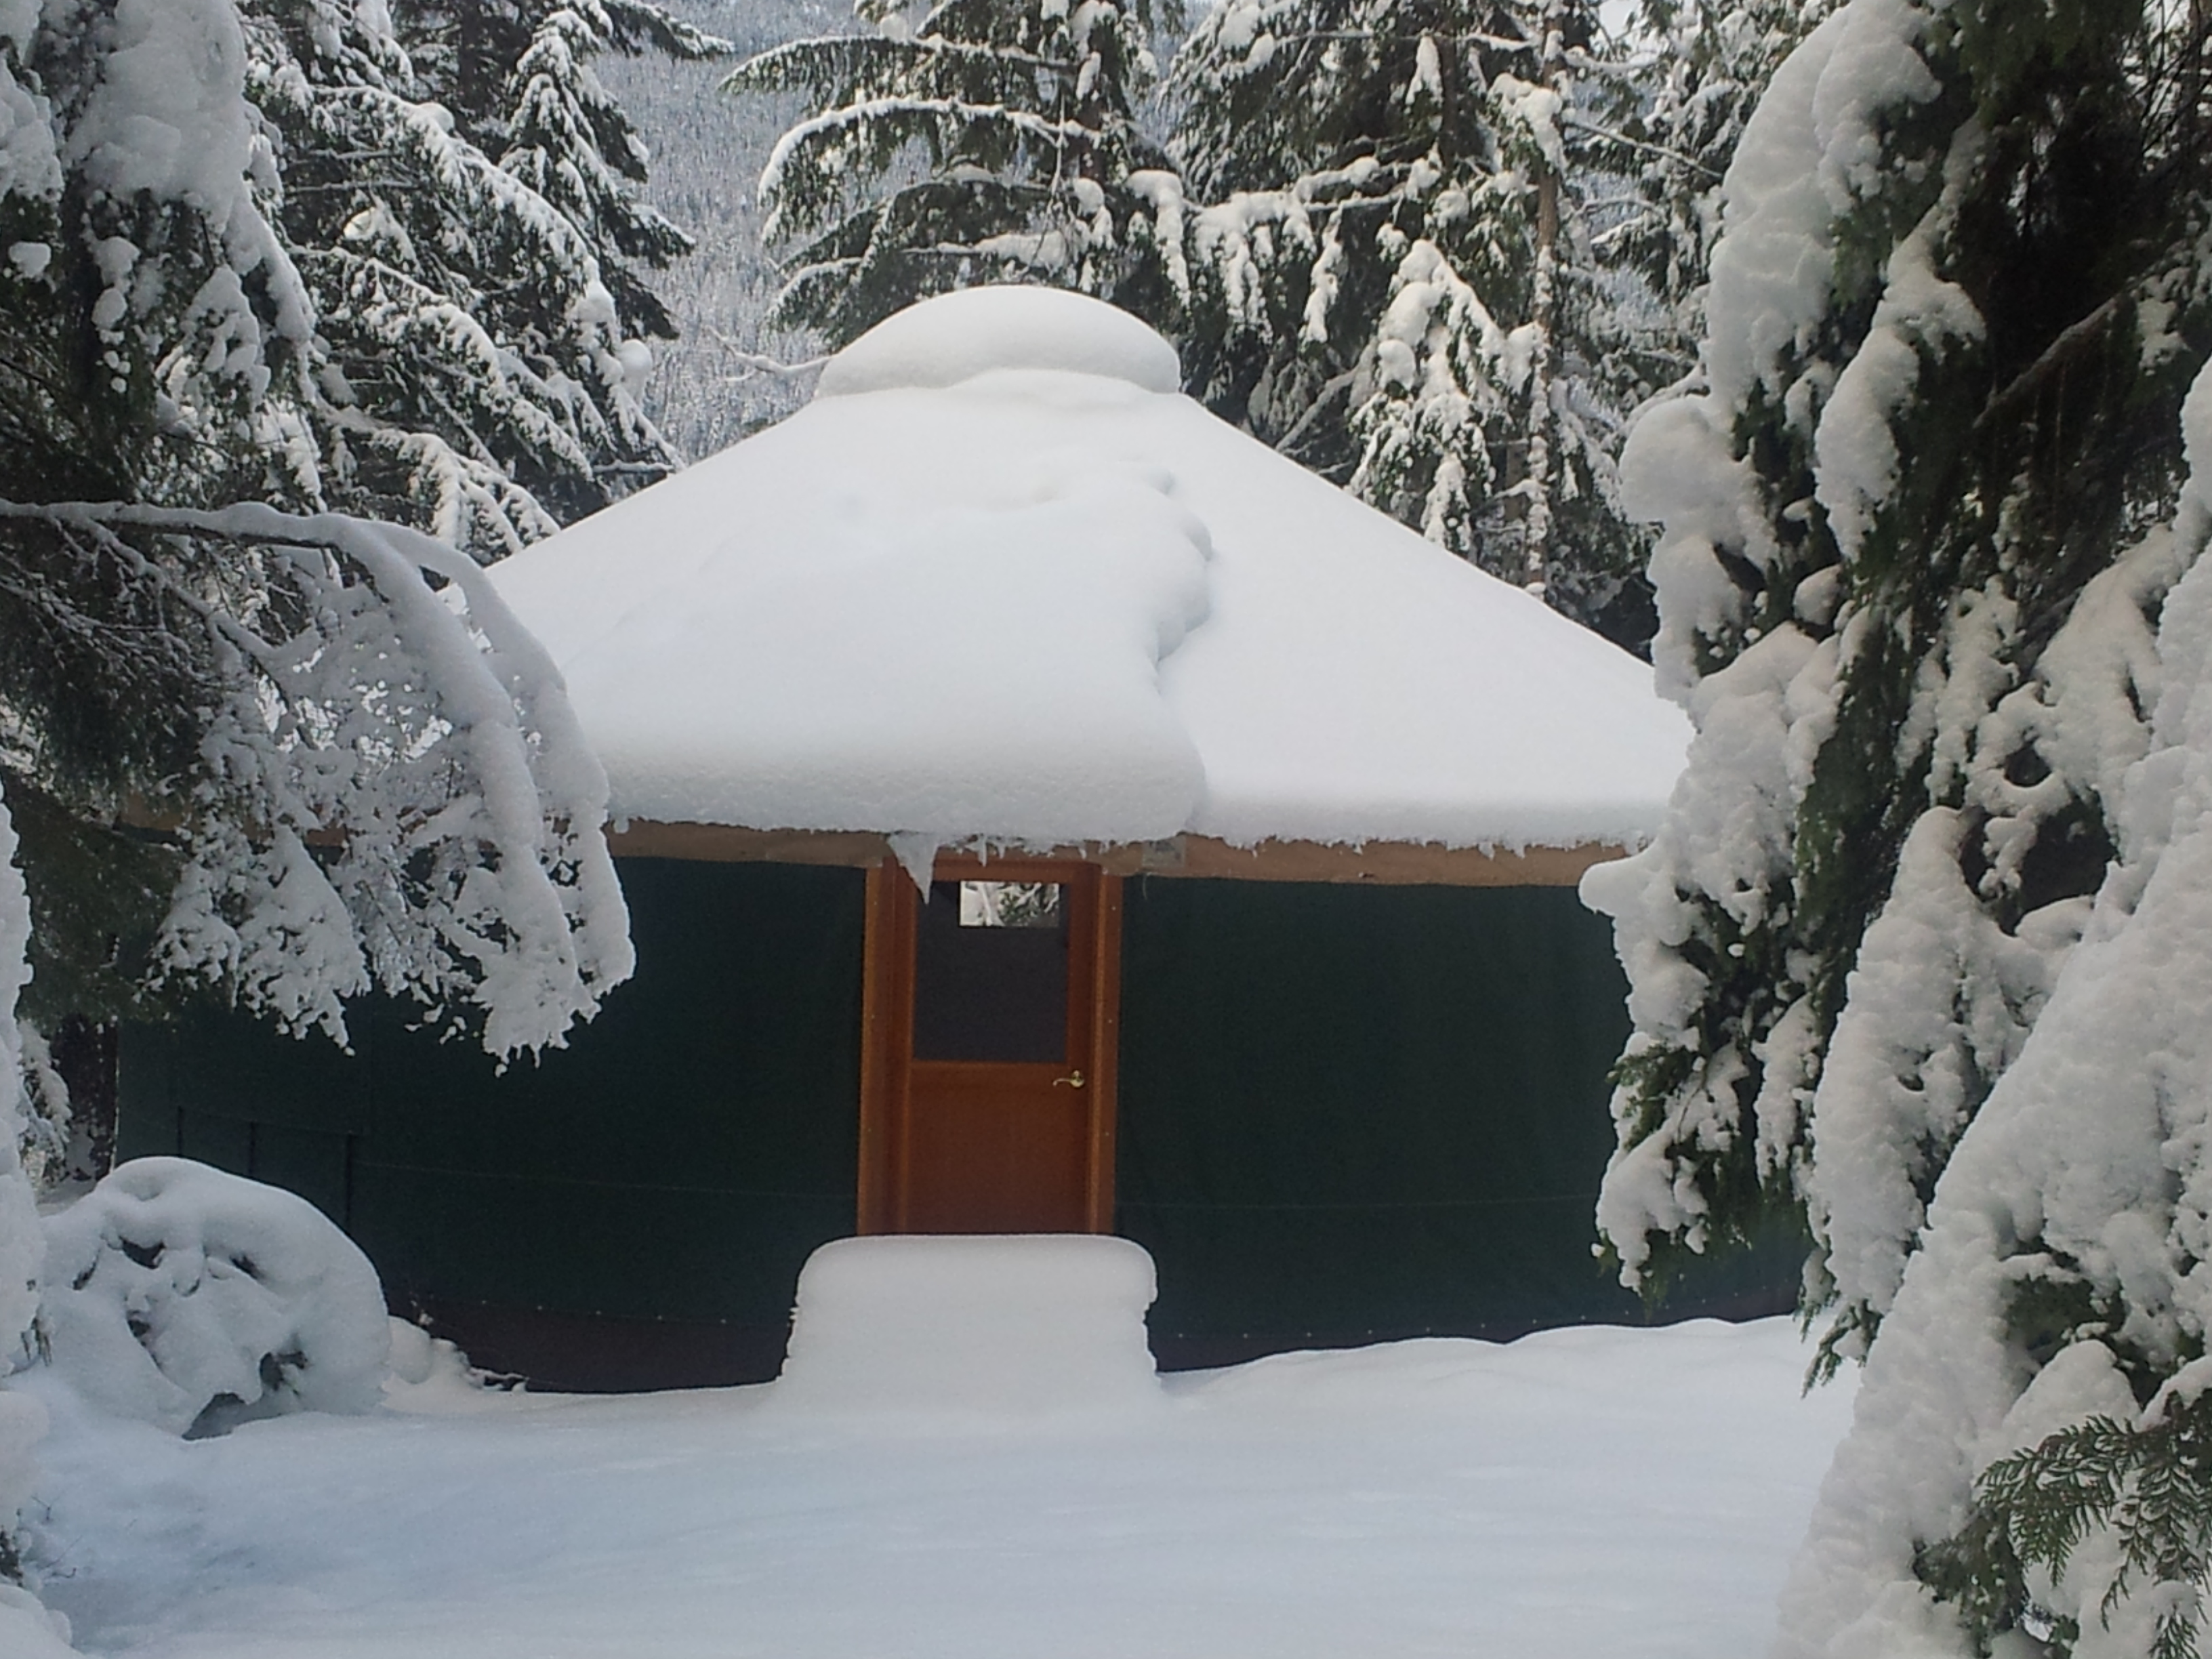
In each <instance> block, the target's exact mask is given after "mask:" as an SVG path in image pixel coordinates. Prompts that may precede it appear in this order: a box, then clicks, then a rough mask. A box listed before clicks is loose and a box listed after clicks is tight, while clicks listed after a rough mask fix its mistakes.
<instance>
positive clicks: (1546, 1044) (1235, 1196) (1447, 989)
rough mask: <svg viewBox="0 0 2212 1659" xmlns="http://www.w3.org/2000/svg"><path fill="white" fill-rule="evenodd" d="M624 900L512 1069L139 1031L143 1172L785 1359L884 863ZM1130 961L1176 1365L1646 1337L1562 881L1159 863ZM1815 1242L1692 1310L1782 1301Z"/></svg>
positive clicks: (1783, 1254)
mask: <svg viewBox="0 0 2212 1659" xmlns="http://www.w3.org/2000/svg"><path fill="white" fill-rule="evenodd" d="M622 878H623V889H624V891H625V893H626V894H627V895H628V896H629V904H630V910H631V918H632V925H633V932H634V934H635V939H636V944H637V949H638V960H639V969H638V974H637V977H636V978H635V980H634V981H632V982H631V983H630V984H629V985H627V986H625V987H622V988H621V989H619V990H618V991H617V992H616V993H615V994H614V995H613V996H612V998H611V1000H609V1002H608V1004H607V1006H606V1008H605V1011H604V1012H602V1013H601V1015H600V1016H599V1019H598V1020H596V1021H595V1022H594V1023H593V1024H591V1025H590V1026H588V1027H586V1028H585V1029H583V1030H580V1031H579V1032H577V1033H576V1034H574V1036H573V1038H572V1040H571V1047H570V1048H568V1050H566V1051H563V1052H559V1053H556V1054H550V1055H548V1056H547V1057H546V1058H545V1060H544V1062H543V1063H542V1064H539V1065H532V1063H531V1062H529V1061H524V1062H521V1063H520V1064H519V1065H518V1066H515V1067H514V1068H513V1070H511V1071H510V1072H508V1073H507V1074H506V1075H504V1076H501V1077H495V1075H494V1073H493V1071H492V1067H491V1065H490V1063H489V1060H487V1059H486V1058H485V1056H484V1055H483V1054H481V1053H480V1052H479V1051H477V1050H476V1049H475V1048H471V1047H469V1046H467V1045H465V1044H460V1043H449V1044H444V1045H441V1044H438V1043H436V1042H433V1041H431V1040H430V1039H428V1037H427V1036H425V1035H424V1034H422V1033H420V1032H414V1031H410V1030H406V1029H405V1028H404V1024H403V1022H402V1021H401V1020H400V1018H398V1015H397V1013H396V1012H395V1011H394V1010H393V1009H392V1008H390V1007H388V1006H375V1007H371V1008H368V1009H365V1010H363V1011H362V1012H360V1014H359V1015H358V1016H357V1018H356V1046H357V1050H358V1052H357V1053H356V1054H355V1055H353V1056H350V1057H349V1056H344V1055H341V1054H337V1053H336V1052H335V1051H334V1050H332V1049H331V1048H330V1047H329V1045H327V1044H326V1043H323V1042H320V1041H311V1042H303V1043H301V1042H287V1041H284V1040H283V1039H279V1038H276V1037H273V1036H270V1035H269V1034H267V1033H266V1032H265V1031H264V1030H260V1029H258V1028H256V1027H254V1026H252V1025H251V1024H249V1023H247V1022H245V1021H243V1020H240V1019H237V1018H233V1017H210V1018H200V1019H197V1020H193V1021H190V1022H186V1023H185V1024H182V1025H180V1026H177V1027H171V1028H163V1029H161V1030H134V1031H131V1032H127V1033H125V1042H124V1045H123V1061H122V1065H123V1072H122V1077H121V1079H120V1082H121V1090H120V1093H121V1121H120V1124H119V1135H118V1144H119V1148H120V1152H121V1155H123V1156H125V1157H132V1156H137V1155H140V1154H143V1153H148V1152H179V1153H182V1154H183V1155H185V1156H187V1157H191V1158H201V1159H204V1160H205V1161H207V1162H209V1163H212V1164H218V1165H221V1166H222V1167H225V1168H228V1169H232V1170H238V1171H240V1173H244V1174H248V1175H252V1176H256V1177H257V1178H258V1179H262V1180H266V1181H273V1182H277V1183H279V1184H282V1185H284V1186H288V1187H291V1188H294V1189H295V1190H296V1191H299V1192H301V1193H302V1194H305V1195H306V1196H307V1197H308V1198H310V1199H312V1200H314V1201H315V1202H316V1203H318V1204H319V1205H320V1206H322V1207H323V1208H324V1209H325V1212H328V1213H329V1214H331V1216H332V1217H334V1218H337V1219H338V1220H339V1221H341V1222H342V1223H343V1225H345V1226H347V1228H348V1229H349V1231H351V1232H352V1233H353V1235H354V1236H355V1237H356V1238H357V1239H358V1240H359V1241H360V1242H361V1243H362V1246H363V1247H364V1248H365V1249H367V1250H368V1253H369V1255H371V1257H372V1258H373V1259H374V1261H375V1262H376V1264H377V1267H378V1268H379V1270H380V1272H381V1273H383V1275H384V1277H385V1281H386V1285H387V1288H388V1289H389V1290H390V1291H391V1292H392V1299H393V1301H394V1304H395V1305H397V1306H399V1307H402V1308H404V1307H405V1306H407V1305H408V1304H409V1303H410V1301H413V1300H420V1301H422V1302H424V1303H427V1304H430V1305H432V1306H433V1307H435V1308H436V1309H438V1310H441V1312H445V1311H448V1310H452V1309H454V1308H456V1307H459V1306H468V1307H474V1308H478V1309H483V1308H492V1309H506V1310H530V1311H531V1312H532V1313H533V1314H534V1315H537V1316H599V1317H613V1318H619V1319H623V1320H627V1321H631V1322H653V1321H659V1322H672V1325H674V1326H680V1327H684V1328H691V1329H701V1330H703V1329H706V1328H710V1327H711V1328H720V1329H724V1330H727V1331H745V1332H750V1333H751V1334H752V1339H757V1340H752V1339H749V1340H750V1346H746V1347H744V1349H743V1352H742V1353H739V1352H738V1350H737V1349H734V1348H729V1347H727V1346H726V1347H725V1348H724V1349H723V1350H721V1351H720V1353H721V1357H720V1358H712V1357H710V1358H708V1359H703V1360H701V1359H697V1358H696V1355H695V1356H694V1360H692V1361H686V1362H685V1363H686V1364H688V1365H690V1369H688V1370H682V1373H681V1380H684V1381H703V1380H710V1379H712V1378H714V1377H718V1376H720V1377H735V1376H741V1375H769V1374H773V1371H774V1369H775V1362H776V1359H777V1358H779V1357H780V1354H781V1346H780V1345H781V1331H782V1328H783V1326H784V1322H785V1321H786V1318H787V1315H788V1311H789V1309H790V1306H791V1301H792V1294H793V1285H794V1283H795V1281H796V1279H797V1276H798V1273H799V1266H800V1264H801V1263H802V1262H803V1261H805V1257H806V1255H807V1254H808V1252H809V1251H811V1249H813V1248H814V1247H815V1246H817V1244H820V1243H823V1242H824V1241H826V1240H828V1239H830V1238H834V1237H842V1236H843V1235H845V1234H847V1233H849V1232H850V1231H852V1230H853V1226H854V1188H855V1185H856V1182H857V1172H858V1151H857V1146H856V1139H857V1131H858V1099H859V1076H858V1053H859V1031H860V969H861V945H862V925H863V915H862V912H863V878H862V877H861V875H860V872H856V871H848V870H834V869H814V868H807V867H802V866H772V865H744V864H708V863H684V862H677V861H670V860H624V862H623V866H622ZM1122 954H1123V988H1122V1043H1121V1132H1120V1152H1119V1158H1118V1165H1117V1172H1116V1176H1117V1200H1118V1216H1117V1221H1118V1227H1119V1230H1120V1231H1122V1232H1123V1233H1125V1234H1127V1236H1128V1237H1132V1238H1134V1239H1136V1240H1137V1241H1138V1242H1139V1243H1142V1244H1144V1245H1145V1246H1146V1248H1147V1249H1150V1250H1151V1251H1152V1254H1153V1256H1154V1258H1155V1260H1156V1261H1157V1262H1158V1267H1159V1276H1160V1300H1159V1303H1158V1307H1157V1308H1156V1309H1155V1310H1154V1316H1153V1329H1154V1334H1155V1338H1156V1344H1157V1346H1158V1347H1159V1349H1160V1352H1161V1353H1162V1355H1163V1358H1164V1359H1166V1360H1168V1361H1169V1362H1170V1363H1209V1362H1212V1361H1215V1360H1222V1359H1228V1358H1237V1357H1240V1356H1242V1355H1243V1354H1246V1353H1251V1352H1265V1351H1267V1350H1269V1349H1271V1348H1279V1347H1285V1346H1299V1345H1301V1344H1304V1343H1306V1342H1312V1341H1318V1342H1325V1343H1343V1342H1352V1341H1358V1340H1370V1339H1376V1338H1388V1337H1395V1336H1401V1335H1407V1334H1419V1333H1424V1332H1449V1333H1459V1334H1492V1335H1503V1334H1510V1333H1513V1332H1516V1331H1519V1330H1525V1329H1528V1328H1533V1327H1536V1326H1541V1325H1548V1324H1560V1323H1571V1322H1583V1321H1589V1320H1596V1319H1619V1320H1638V1319H1641V1318H1642V1317H1644V1314H1643V1311H1642V1310H1641V1309H1640V1308H1639V1307H1638V1304H1636V1303H1635V1302H1634V1301H1633V1299H1632V1298H1631V1297H1628V1296H1626V1294H1625V1293H1623V1292H1622V1291H1620V1290H1619V1289H1618V1288H1617V1287H1615V1286H1614V1285H1612V1284H1610V1283H1609V1282H1608V1280H1607V1278H1606V1277H1605V1276H1604V1274H1603V1273H1601V1271H1600V1269H1599V1267H1598V1266H1597V1264H1596V1263H1595V1261H1593V1259H1592V1257H1591V1255H1590V1249H1589V1246H1590V1237H1591V1231H1590V1215H1591V1210H1592V1207H1593V1205H1594V1202H1595V1194H1596V1189H1597V1182H1598V1177H1599V1175H1600V1173H1601V1171H1602V1170H1603V1168H1604V1165H1605V1159H1606V1155H1607V1152H1608V1150H1609V1149H1610V1146H1611V1144H1612V1133H1611V1128H1610V1126H1609V1124H1608V1122H1607V1116H1606V1098H1607V1084H1606V1076H1605V1074H1606V1070H1607V1066H1609V1065H1610V1063H1611V1061H1612V1060H1613V1056H1614V1055H1615V1054H1618V1053H1619V1051H1620V1042H1621V1040H1622V1038H1623V1037H1624V1036H1625V1035H1626V1017H1625V1015H1624V1012H1623V1009H1622V1000H1623V996H1624V993H1625V987H1624V983H1623V981H1622V978H1621V975H1620V969H1619V967H1618V965H1617V964H1616V963H1615V962H1614V961H1613V955H1612V950H1611V942H1610V938H1609V935H1608V933H1607V927H1606V925H1605V924H1604V923H1603V922H1602V921H1600V920H1599V919H1597V918H1595V917H1594V916H1591V915H1589V913H1587V912H1586V911H1584V910H1583V908H1581V906H1580V905H1579V904H1578V903H1577V902H1576V899H1575V896H1574V894H1573V893H1572V891H1571V890H1565V889H1459V888H1403V887H1401V888H1370V887H1352V886H1322V885H1305V884H1280V883H1258V882H1249V883H1248V882H1226V881H1189V880H1167V879H1158V878H1156V879H1152V880H1138V881H1132V882H1130V883H1129V884H1127V888H1126V890H1125V925H1124V934H1123V947H1122ZM1789 1260H1790V1259H1789V1255H1788V1251H1787V1249H1786V1246H1785V1247H1784V1249H1782V1250H1781V1251H1780V1252H1778V1253H1771V1254H1770V1255H1768V1256H1767V1257H1765V1258H1764V1259H1761V1260H1754V1261H1750V1262H1748V1263H1737V1264H1735V1265H1733V1266H1731V1267H1728V1268H1726V1269H1724V1270H1723V1272H1722V1273H1720V1274H1718V1275H1715V1276H1709V1277H1708V1278H1707V1279H1705V1281H1702V1282H1699V1283H1694V1284H1692V1285H1686V1286H1685V1287H1684V1292H1683V1298H1684V1299H1683V1300H1682V1301H1681V1302H1680V1303H1678V1304H1677V1309H1678V1310H1696V1309H1698V1308H1700V1307H1706V1306H1727V1305H1729V1304H1731V1303H1733V1304H1735V1306H1736V1307H1737V1308H1738V1309H1739V1310H1741V1308H1742V1307H1744V1306H1745V1305H1747V1304H1744V1303H1743V1301H1742V1297H1744V1296H1745V1295H1746V1293H1750V1294H1751V1295H1753V1296H1754V1297H1756V1296H1759V1295H1762V1294H1763V1295H1765V1297H1766V1298H1767V1301H1768V1302H1769V1303H1770V1304H1775V1298H1776V1296H1777V1294H1778V1287H1780V1293H1781V1294H1782V1296H1783V1297H1784V1299H1785V1300H1786V1286H1787V1285H1788V1283H1789ZM1776 1305H1778V1304H1776ZM453 1327H454V1328H455V1329H456V1330H457V1332H458V1333H459V1334H461V1335H463V1336H464V1337H465V1338H469V1337H470V1336H471V1332H470V1328H468V1326H467V1325H466V1324H465V1322H460V1321H458V1320H456V1321H453ZM479 1328H480V1329H482V1330H484V1331H487V1332H491V1331H493V1328H492V1327H479ZM645 1329H646V1328H645V1327H644V1326H643V1325H636V1326H634V1327H633V1328H631V1330H630V1333H629V1335H627V1336H624V1337H623V1338H621V1339H619V1340H620V1341H622V1342H627V1343H631V1344H633V1345H634V1344H635V1342H636V1341H637V1340H640V1333H641V1332H644V1331H645ZM515 1334H516V1333H515V1332H514V1331H513V1329H512V1328H499V1334H497V1340H501V1341H504V1340H507V1336H508V1335H515ZM569 1337H570V1339H571V1342H570V1346H571V1347H573V1346H574V1339H575V1337H576V1330H575V1329H574V1328H572V1329H571V1330H570V1332H569ZM472 1340H482V1341H485V1342H489V1341H492V1340H495V1339H494V1335H492V1334H487V1335H484V1336H483V1337H481V1338H477V1339H472ZM517 1340H518V1341H519V1342H520V1346H518V1347H515V1348H514V1349H513V1353H512V1355H511V1357H509V1358H507V1359H506V1360H504V1361H503V1362H502V1363H505V1364H510V1365H512V1366H513V1367H514V1368H516V1369H520V1370H533V1366H534V1364H535V1362H534V1361H532V1359H531V1358H530V1350H529V1342H530V1340H532V1338H531V1334H530V1333H529V1332H527V1331H524V1332H521V1333H520V1334H519V1335H518V1336H517ZM585 1340H586V1342H587V1345H588V1344H589V1343H597V1344H598V1346H599V1347H601V1348H605V1346H607V1343H608V1342H609V1341H610V1340H613V1339H607V1338H605V1336H604V1335H601V1336H587V1337H586V1339H585ZM695 1362H696V1363H695ZM660 1363H661V1362H660V1361H659V1360H656V1359H653V1358H650V1357H641V1358H638V1359H637V1361H636V1363H635V1364H634V1365H633V1366H632V1367H631V1369H630V1370H628V1371H622V1372H616V1371H609V1370H604V1369H602V1370H598V1371H594V1372H592V1373H591V1374H592V1376H602V1377H605V1376H616V1375H621V1376H628V1377H631V1378H633V1379H635V1378H640V1377H647V1378H649V1377H651V1376H655V1375H657V1374H658V1373H657V1372H656V1371H655V1370H654V1367H655V1366H656V1365H658V1364H660ZM672 1363H673V1362H671V1364H672ZM717 1366H720V1367H722V1368H723V1369H722V1370H715V1367H717ZM702 1367H703V1369H702ZM541 1374H543V1375H545V1376H549V1377H556V1376H557V1374H556V1372H555V1371H553V1370H545V1371H544V1372H543V1373H541ZM581 1375H582V1373H575V1374H574V1375H572V1376H570V1377H569V1380H571V1381H574V1380H575V1379H576V1377H577V1376H581ZM673 1375H674V1374H673V1373H671V1376H673Z"/></svg>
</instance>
